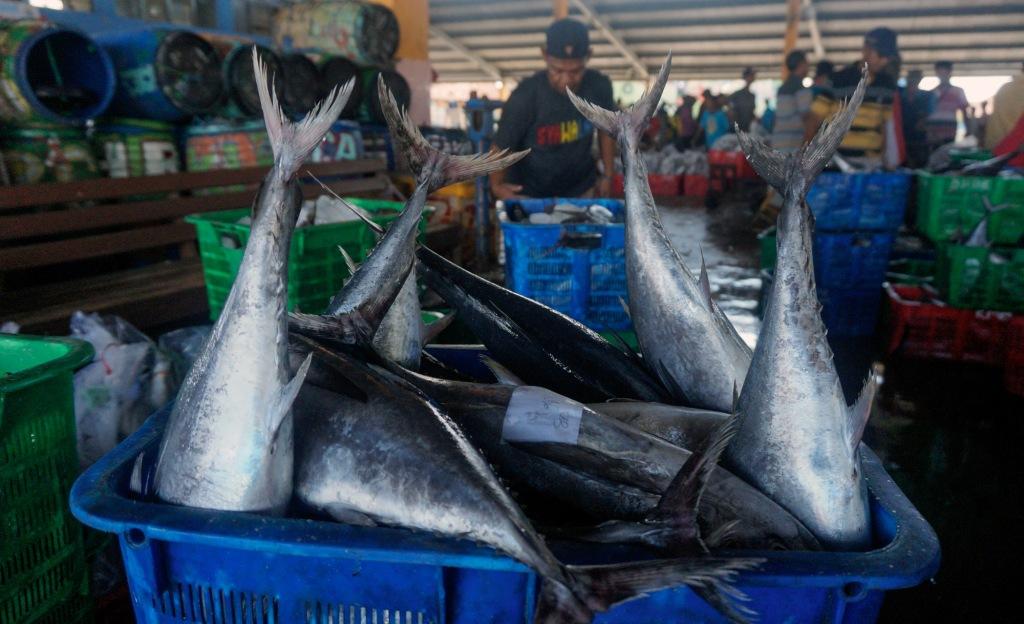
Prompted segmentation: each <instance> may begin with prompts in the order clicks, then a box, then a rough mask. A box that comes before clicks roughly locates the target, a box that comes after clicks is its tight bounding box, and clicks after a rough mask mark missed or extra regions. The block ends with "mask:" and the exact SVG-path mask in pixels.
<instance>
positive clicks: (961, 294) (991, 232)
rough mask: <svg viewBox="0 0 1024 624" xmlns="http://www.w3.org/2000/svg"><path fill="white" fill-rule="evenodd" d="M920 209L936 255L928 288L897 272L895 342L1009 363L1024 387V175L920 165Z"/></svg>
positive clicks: (924, 353) (892, 293) (923, 278)
mask: <svg viewBox="0 0 1024 624" xmlns="http://www.w3.org/2000/svg"><path fill="white" fill-rule="evenodd" d="M917 210H918V212H917V217H916V225H917V230H918V232H919V233H920V234H921V235H922V236H924V237H925V238H927V239H928V240H929V241H931V243H933V244H934V247H935V257H936V262H935V264H934V266H933V267H932V269H931V271H930V273H931V275H923V274H924V273H928V272H929V271H928V270H927V267H920V268H922V269H924V270H919V271H916V272H917V273H919V274H922V275H918V276H917V280H916V281H918V282H919V284H918V285H920V286H921V287H920V288H913V287H911V286H910V285H908V284H907V281H908V280H907V279H905V277H904V276H903V274H902V273H897V274H896V275H893V276H892V277H893V278H895V279H892V280H891V281H893V282H894V283H893V284H892V286H891V287H890V288H889V289H888V292H889V319H890V323H889V325H890V340H889V348H890V350H891V351H899V352H900V353H901V354H903V355H905V356H909V357H922V358H932V359H946V360H955V361H965V362H977V363H981V364H988V365H992V366H1005V373H1006V374H1005V377H1006V386H1007V388H1008V389H1010V390H1011V391H1015V392H1017V393H1019V394H1022V395H1024V366H1021V362H1020V361H1019V360H1020V357H1019V356H1017V354H1016V351H1017V350H1019V347H1018V349H1015V348H1014V346H1012V345H1013V344H1014V342H1015V339H1016V344H1017V345H1018V346H1019V345H1020V343H1021V342H1020V341H1021V340H1022V338H1020V337H1018V336H1024V332H1022V331H1021V330H1020V329H1018V328H1019V327H1020V326H1021V324H1022V321H1021V313H1024V246H1022V240H1024V178H1021V177H1019V176H1017V177H980V176H963V175H933V174H929V173H919V174H918V190H917ZM929 277H930V279H928V278H929Z"/></svg>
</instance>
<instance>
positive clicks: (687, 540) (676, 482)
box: [647, 414, 739, 551]
mask: <svg viewBox="0 0 1024 624" xmlns="http://www.w3.org/2000/svg"><path fill="white" fill-rule="evenodd" d="M738 429H739V423H738V419H737V418H736V416H735V414H734V415H733V416H731V417H730V418H729V419H728V420H727V421H725V422H724V423H723V424H722V425H721V426H720V427H718V429H716V430H715V432H714V433H712V434H711V436H710V437H709V438H708V441H707V443H706V444H705V445H704V448H703V449H700V450H697V451H694V452H693V454H692V455H690V457H689V458H688V459H687V460H686V462H685V463H684V464H683V466H682V467H681V468H680V469H679V472H677V473H676V476H675V478H673V479H672V483H670V484H669V486H668V487H667V488H666V489H665V494H664V495H663V496H662V497H661V500H660V501H659V502H658V506H657V507H655V508H654V510H653V511H652V512H651V514H650V515H649V516H648V518H647V520H648V521H660V522H664V523H666V524H668V525H669V526H672V527H674V528H675V529H676V530H674V531H673V532H672V537H671V538H670V543H669V546H670V547H672V548H676V549H687V548H689V549H690V550H692V547H693V543H694V541H696V542H697V543H698V544H699V546H700V548H701V550H705V551H706V550H707V549H706V547H705V546H704V543H703V542H702V541H701V537H700V530H699V527H698V524H697V508H698V507H699V506H700V499H701V496H703V494H704V490H705V489H706V488H707V484H708V479H709V478H710V477H711V473H712V472H713V471H714V469H715V467H716V466H717V465H718V460H719V458H721V456H722V453H723V452H724V451H725V448H726V447H727V446H729V442H731V441H732V439H733V437H734V436H735V435H736V432H737V430H738Z"/></svg>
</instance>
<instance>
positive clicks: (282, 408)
mask: <svg viewBox="0 0 1024 624" xmlns="http://www.w3.org/2000/svg"><path fill="white" fill-rule="evenodd" d="M312 362H313V354H312V353H309V354H307V355H306V359H305V360H303V361H302V365H301V366H299V370H298V371H296V372H295V376H294V377H292V380H291V381H289V382H288V383H287V384H285V386H284V387H283V388H281V393H280V394H279V395H278V396H277V399H276V400H275V401H274V403H273V405H271V406H270V411H269V412H268V413H267V432H268V433H269V434H270V438H271V439H275V438H277V432H278V431H279V430H280V429H281V423H282V422H284V417H285V416H287V415H288V413H289V412H290V411H291V409H292V403H294V402H295V397H297V396H299V390H300V389H301V388H302V382H304V381H305V380H306V373H308V372H309V365H310V364H311V363H312Z"/></svg>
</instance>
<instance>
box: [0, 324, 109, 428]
mask: <svg viewBox="0 0 1024 624" xmlns="http://www.w3.org/2000/svg"><path fill="white" fill-rule="evenodd" d="M17 339H18V340H24V341H28V342H47V343H59V344H63V345H65V346H66V347H67V352H66V353H64V355H61V356H59V357H57V358H54V359H52V360H50V361H49V362H45V363H43V364H40V365H39V366H33V367H32V368H29V369H26V370H23V371H18V372H17V373H11V374H10V375H5V376H3V377H2V378H0V408H2V407H3V400H4V396H5V395H6V394H7V393H9V392H14V391H16V390H21V389H22V388H24V387H25V386H28V385H31V384H35V383H37V382H39V381H43V380H46V379H49V378H51V377H53V376H54V375H59V374H61V373H63V372H64V371H67V370H71V371H76V370H78V369H79V368H81V367H83V366H85V365H86V364H88V363H89V362H91V361H92V357H93V353H94V352H93V348H92V345H91V344H89V343H88V342H85V341H84V340H77V339H75V338H49V337H43V336H22V335H18V336H17ZM3 418H4V411H3V409H0V426H3V422H4V421H3Z"/></svg>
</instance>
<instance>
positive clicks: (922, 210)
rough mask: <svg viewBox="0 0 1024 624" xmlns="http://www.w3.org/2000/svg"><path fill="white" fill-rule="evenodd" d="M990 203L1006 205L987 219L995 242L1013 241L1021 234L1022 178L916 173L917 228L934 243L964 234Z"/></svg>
mask: <svg viewBox="0 0 1024 624" xmlns="http://www.w3.org/2000/svg"><path fill="white" fill-rule="evenodd" d="M985 197H987V198H988V199H989V201H990V202H991V203H992V205H993V206H999V205H1001V204H1009V206H1008V207H1007V208H1006V209H1005V210H1001V211H999V212H997V213H995V214H993V215H992V216H991V217H990V218H989V221H988V238H989V240H990V241H992V242H993V243H995V244H1008V245H1012V244H1015V243H1016V242H1017V241H1018V240H1020V238H1021V236H1022V235H1024V179H1013V178H986V177H976V176H956V175H933V174H930V173H926V172H919V173H918V180H917V229H918V230H919V231H920V232H921V233H922V234H924V235H925V236H927V237H928V238H929V239H931V240H932V241H934V242H936V243H943V242H948V241H952V240H955V239H957V238H959V237H961V236H966V235H967V234H969V233H970V232H971V230H973V229H974V228H975V226H977V225H978V223H980V222H981V220H982V219H983V218H984V217H985V204H984V202H983V201H982V198H985Z"/></svg>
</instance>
